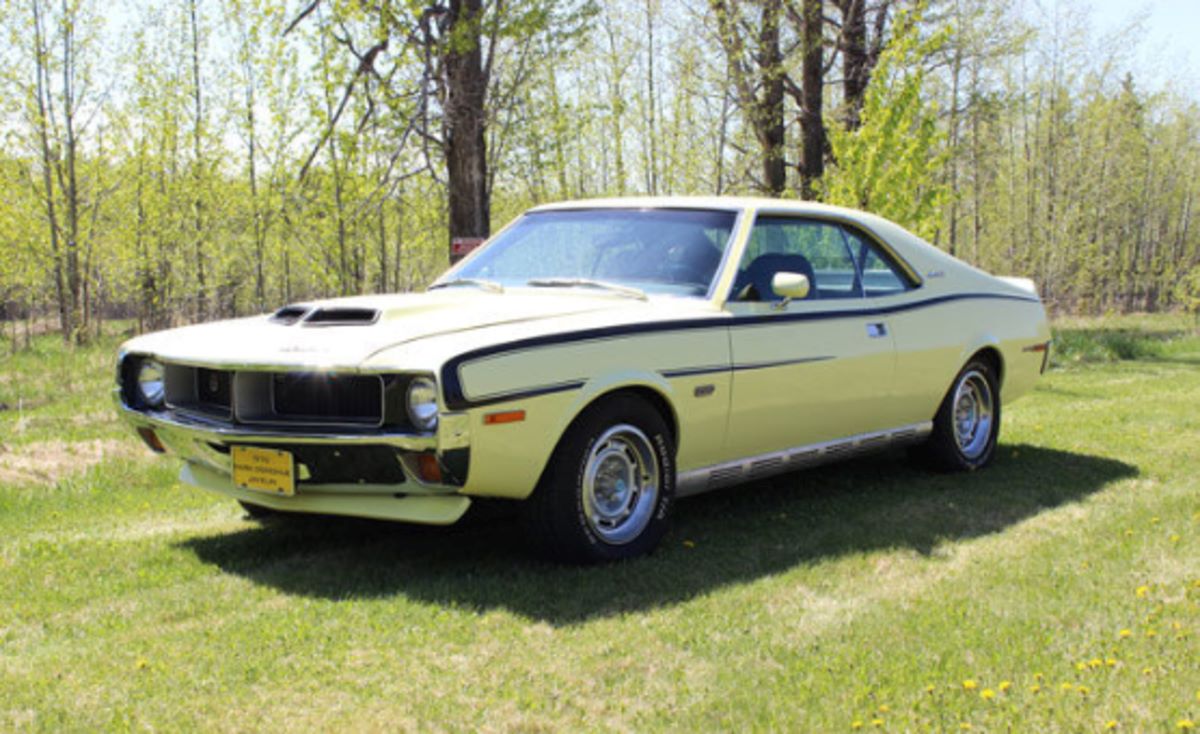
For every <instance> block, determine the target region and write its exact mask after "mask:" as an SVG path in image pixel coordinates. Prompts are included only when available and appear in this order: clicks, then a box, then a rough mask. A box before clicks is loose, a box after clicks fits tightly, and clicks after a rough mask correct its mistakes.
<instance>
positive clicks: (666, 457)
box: [523, 394, 675, 563]
mask: <svg viewBox="0 0 1200 734" xmlns="http://www.w3.org/2000/svg"><path fill="white" fill-rule="evenodd" d="M674 502H675V445H674V441H673V440H672V437H671V433H670V431H669V429H668V428H667V424H666V421H665V420H664V419H663V417H662V416H661V415H660V414H659V413H658V411H657V410H655V409H654V408H653V407H652V406H650V405H649V404H648V403H647V402H646V401H644V400H642V399H640V398H638V397H637V396H635V395H630V394H618V395H614V396H612V397H610V398H607V399H605V400H604V401H603V402H600V403H597V404H596V405H593V406H591V407H589V408H588V409H587V410H585V411H584V412H583V413H582V414H581V415H580V416H579V417H578V418H577V419H576V420H575V422H574V423H572V424H571V427H570V428H568V429H567V431H566V433H565V434H563V437H562V439H561V440H560V441H559V444H558V447H557V448H555V450H554V454H553V455H552V456H551V458H550V463H549V464H548V465H547V467H546V470H545V472H543V474H542V478H541V481H539V482H538V486H537V488H536V489H535V490H534V492H533V494H532V495H531V496H530V498H529V499H528V500H527V501H526V502H525V503H524V507H523V524H524V526H525V533H526V536H527V537H528V539H529V541H530V543H531V544H532V545H533V546H534V548H535V550H537V551H538V552H539V554H540V555H542V556H544V557H546V558H548V559H550V560H554V561H561V562H568V563H602V562H607V561H617V560H621V559H625V558H635V557H637V556H641V555H645V554H647V553H649V552H651V551H652V550H654V548H655V547H657V546H658V544H659V541H661V540H662V537H663V534H664V533H666V531H667V526H668V521H669V517H670V513H671V507H672V505H673V504H674Z"/></svg>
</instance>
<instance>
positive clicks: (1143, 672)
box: [1142, 668, 1154, 675]
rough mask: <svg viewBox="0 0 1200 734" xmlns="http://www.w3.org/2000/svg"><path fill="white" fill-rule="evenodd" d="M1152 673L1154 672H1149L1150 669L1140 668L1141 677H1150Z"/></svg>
mask: <svg viewBox="0 0 1200 734" xmlns="http://www.w3.org/2000/svg"><path fill="white" fill-rule="evenodd" d="M1153 672H1154V671H1153V670H1151V669H1150V668H1142V675H1150V674H1151V673H1153Z"/></svg>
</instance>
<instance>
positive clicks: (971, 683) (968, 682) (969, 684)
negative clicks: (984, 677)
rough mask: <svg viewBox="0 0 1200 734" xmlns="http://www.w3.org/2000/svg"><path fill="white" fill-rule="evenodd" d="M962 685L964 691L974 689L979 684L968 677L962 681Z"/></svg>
mask: <svg viewBox="0 0 1200 734" xmlns="http://www.w3.org/2000/svg"><path fill="white" fill-rule="evenodd" d="M962 686H963V690H964V691H973V690H975V689H976V688H978V687H979V684H978V683H976V682H975V681H973V680H971V679H970V678H968V679H966V680H965V681H963V682H962Z"/></svg>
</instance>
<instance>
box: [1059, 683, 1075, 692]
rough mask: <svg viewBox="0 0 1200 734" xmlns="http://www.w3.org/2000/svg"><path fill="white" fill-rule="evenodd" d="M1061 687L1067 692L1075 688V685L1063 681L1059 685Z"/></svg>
mask: <svg viewBox="0 0 1200 734" xmlns="http://www.w3.org/2000/svg"><path fill="white" fill-rule="evenodd" d="M1059 688H1061V689H1062V692H1063V693H1066V692H1067V691H1070V690H1072V689H1074V688H1075V686H1074V685H1072V684H1071V683H1063V684H1062V685H1061V686H1059Z"/></svg>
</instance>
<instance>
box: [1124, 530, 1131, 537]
mask: <svg viewBox="0 0 1200 734" xmlns="http://www.w3.org/2000/svg"><path fill="white" fill-rule="evenodd" d="M1125 537H1126V538H1132V537H1133V531H1132V530H1126V531H1125Z"/></svg>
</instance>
